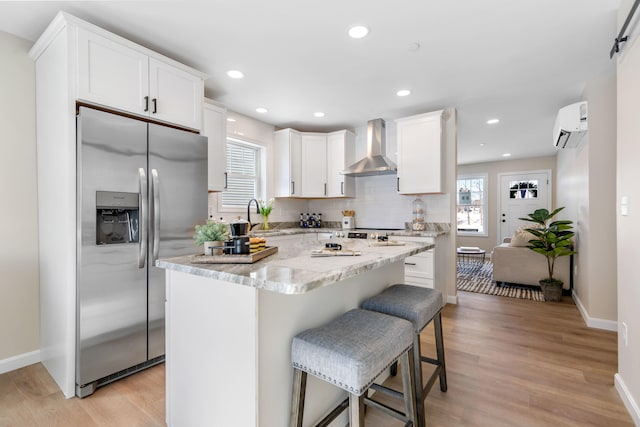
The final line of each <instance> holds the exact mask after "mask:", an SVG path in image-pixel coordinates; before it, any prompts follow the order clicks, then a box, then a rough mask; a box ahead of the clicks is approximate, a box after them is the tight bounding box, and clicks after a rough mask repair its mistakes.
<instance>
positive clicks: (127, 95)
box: [77, 26, 204, 130]
mask: <svg viewBox="0 0 640 427" xmlns="http://www.w3.org/2000/svg"><path fill="white" fill-rule="evenodd" d="M95 28H97V27H95ZM95 28H92V27H91V26H86V27H84V26H83V27H79V28H78V44H77V64H78V73H77V78H78V99H80V100H82V101H86V102H89V103H93V104H99V105H103V106H105V107H108V108H112V109H117V110H122V111H125V112H129V113H133V114H136V115H140V116H144V117H149V118H151V119H154V120H158V121H162V122H167V123H172V124H176V125H179V126H182V127H186V128H191V129H196V130H200V129H201V127H202V100H203V97H204V82H203V79H204V75H203V74H202V73H200V72H198V71H196V70H192V69H190V68H189V67H186V66H184V65H182V64H179V63H177V62H175V61H173V60H171V59H169V58H166V57H163V56H161V55H159V54H156V53H155V52H152V51H149V50H148V49H145V48H143V47H142V46H138V45H136V44H134V43H131V42H129V41H127V40H124V39H122V38H121V37H118V36H116V35H114V34H110V33H108V32H106V31H104V30H100V29H98V30H99V31H96V30H95Z"/></svg>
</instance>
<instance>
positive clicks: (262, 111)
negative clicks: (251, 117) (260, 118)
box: [256, 107, 269, 114]
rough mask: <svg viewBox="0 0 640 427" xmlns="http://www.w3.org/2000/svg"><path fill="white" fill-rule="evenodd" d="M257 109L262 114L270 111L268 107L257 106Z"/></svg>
mask: <svg viewBox="0 0 640 427" xmlns="http://www.w3.org/2000/svg"><path fill="white" fill-rule="evenodd" d="M256 111H257V112H258V113H260V114H265V113H268V112H269V110H267V109H266V108H264V107H258V108H256Z"/></svg>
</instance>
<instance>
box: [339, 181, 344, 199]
mask: <svg viewBox="0 0 640 427" xmlns="http://www.w3.org/2000/svg"><path fill="white" fill-rule="evenodd" d="M340 195H342V196H344V181H342V182H341V183H340Z"/></svg>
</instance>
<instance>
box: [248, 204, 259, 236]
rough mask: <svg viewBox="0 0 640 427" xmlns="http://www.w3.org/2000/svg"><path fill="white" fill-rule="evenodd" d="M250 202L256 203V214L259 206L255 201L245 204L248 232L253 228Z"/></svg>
mask: <svg viewBox="0 0 640 427" xmlns="http://www.w3.org/2000/svg"><path fill="white" fill-rule="evenodd" d="M251 202H256V213H258V214H259V213H260V205H259V204H258V201H257V200H256V199H251V200H249V203H247V222H248V223H249V230H248V231H251V228H253V226H252V225H251V211H250V208H251Z"/></svg>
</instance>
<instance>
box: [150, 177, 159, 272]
mask: <svg viewBox="0 0 640 427" xmlns="http://www.w3.org/2000/svg"><path fill="white" fill-rule="evenodd" d="M151 187H152V189H153V247H152V248H151V261H152V263H153V265H154V266H155V263H156V261H157V260H158V252H159V251H160V187H159V183H158V171H157V170H156V169H151Z"/></svg>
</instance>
